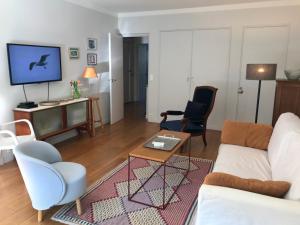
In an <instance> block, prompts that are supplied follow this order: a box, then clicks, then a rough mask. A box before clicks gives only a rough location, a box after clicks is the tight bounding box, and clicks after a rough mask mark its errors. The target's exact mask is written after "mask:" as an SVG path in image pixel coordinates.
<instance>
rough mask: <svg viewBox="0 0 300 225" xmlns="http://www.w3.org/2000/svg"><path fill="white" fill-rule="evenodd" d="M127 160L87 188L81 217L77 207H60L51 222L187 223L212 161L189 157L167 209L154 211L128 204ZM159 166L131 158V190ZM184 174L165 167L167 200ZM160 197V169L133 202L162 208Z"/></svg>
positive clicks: (180, 162) (177, 162) (181, 162)
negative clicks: (184, 177) (188, 169)
mask: <svg viewBox="0 0 300 225" xmlns="http://www.w3.org/2000/svg"><path fill="white" fill-rule="evenodd" d="M127 164H128V163H127V160H126V161H124V162H123V163H121V164H120V165H119V166H117V167H116V168H115V169H114V170H112V171H111V172H109V173H108V174H107V175H105V176H104V177H103V178H102V179H100V180H99V181H97V182H96V183H95V184H94V185H92V187H90V188H89V190H88V191H87V193H86V194H85V195H84V196H83V197H82V198H81V205H82V209H83V214H82V215H81V216H78V215H77V211H76V205H75V204H74V203H70V204H68V205H65V206H63V207H62V208H61V209H60V210H59V211H58V212H57V213H55V214H54V215H53V216H52V219H53V220H55V221H59V222H61V223H64V224H83V225H156V224H157V225H183V224H188V223H189V220H190V217H191V215H192V213H193V210H194V208H195V206H196V201H197V195H198V190H199V188H200V186H201V184H202V183H203V180H204V178H205V176H206V175H207V174H208V173H209V172H210V171H211V169H212V166H213V162H212V161H211V160H205V159H200V158H193V157H191V162H190V171H189V173H188V175H187V177H186V179H184V181H183V182H182V183H181V185H180V187H179V188H178V190H177V192H176V193H175V195H174V196H173V197H172V199H171V201H170V204H169V205H168V206H167V208H166V209H164V210H162V209H157V208H154V207H149V206H145V205H143V204H139V203H135V202H131V201H128V196H127V195H128V183H127V176H128V167H127ZM159 165H160V164H158V163H156V162H153V161H149V160H143V159H137V158H132V160H131V162H130V168H131V171H130V173H131V174H130V177H131V181H130V190H131V193H133V192H135V191H136V190H137V189H138V188H139V187H140V186H141V184H143V183H144V182H145V181H146V180H147V178H148V177H149V176H151V174H152V173H153V172H154V171H155V170H156V169H157V168H158V167H159ZM168 165H171V166H176V167H180V168H187V165H188V157H186V156H178V155H175V156H173V157H172V158H171V159H170V160H169V162H168ZM183 176H184V171H183V170H179V169H175V168H170V167H166V199H168V198H169V197H170V196H171V195H172V194H173V192H174V189H175V188H176V187H177V186H178V184H179V183H180V181H181V180H182V178H183ZM162 196H163V169H162V168H160V169H159V170H158V171H157V173H156V174H155V175H154V176H153V177H152V178H151V179H150V180H149V181H148V182H147V183H146V185H145V186H144V187H143V188H142V189H141V190H140V191H139V192H138V193H137V194H136V195H135V196H134V198H133V199H135V200H137V201H142V202H145V203H148V204H151V205H155V206H161V205H162Z"/></svg>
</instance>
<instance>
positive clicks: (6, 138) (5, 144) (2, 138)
mask: <svg viewBox="0 0 300 225" xmlns="http://www.w3.org/2000/svg"><path fill="white" fill-rule="evenodd" d="M16 123H26V124H27V125H28V127H29V130H30V134H28V135H21V136H17V135H16V134H15V133H14V132H13V131H12V130H13V129H9V128H11V127H12V126H14V125H15V124H16ZM34 140H36V137H35V133H34V130H33V127H32V124H31V123H30V121H29V120H26V119H21V120H16V121H12V122H9V123H3V124H1V126H0V165H1V164H3V163H5V162H7V161H10V160H12V159H13V154H12V150H13V149H14V148H15V147H16V146H17V145H18V144H20V143H24V142H27V141H34ZM4 151H7V152H6V156H4V154H3V152H4Z"/></svg>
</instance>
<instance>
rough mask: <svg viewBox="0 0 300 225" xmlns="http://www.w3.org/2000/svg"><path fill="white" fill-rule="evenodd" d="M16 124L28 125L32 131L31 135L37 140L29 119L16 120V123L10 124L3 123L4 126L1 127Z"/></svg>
mask: <svg viewBox="0 0 300 225" xmlns="http://www.w3.org/2000/svg"><path fill="white" fill-rule="evenodd" d="M16 123H26V124H27V125H28V127H29V129H30V135H31V136H32V137H33V138H34V139H35V133H34V129H33V126H32V124H31V122H30V121H29V120H27V119H20V120H15V121H12V122H8V123H3V124H1V127H4V126H8V125H12V124H16Z"/></svg>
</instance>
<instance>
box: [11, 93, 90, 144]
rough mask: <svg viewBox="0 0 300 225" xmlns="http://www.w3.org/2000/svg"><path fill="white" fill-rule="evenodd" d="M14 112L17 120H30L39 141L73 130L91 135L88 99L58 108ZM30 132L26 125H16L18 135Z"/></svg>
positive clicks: (74, 101)
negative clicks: (84, 131)
mask: <svg viewBox="0 0 300 225" xmlns="http://www.w3.org/2000/svg"><path fill="white" fill-rule="evenodd" d="M13 112H14V118H15V120H19V119H28V120H29V121H30V122H31V123H32V125H33V128H34V131H35V134H36V137H37V139H39V140H45V139H47V138H49V137H53V136H55V135H58V134H61V133H64V132H67V131H70V130H72V129H77V130H78V131H80V130H86V131H87V132H88V133H89V134H91V133H90V124H89V123H90V118H89V115H90V113H89V99H88V98H80V99H73V100H70V101H65V102H61V103H60V104H59V105H56V106H38V107H36V108H32V109H23V108H15V109H14V110H13ZM29 132H30V131H29V130H28V127H26V126H25V124H23V123H20V124H18V125H16V133H17V135H25V134H28V133H29Z"/></svg>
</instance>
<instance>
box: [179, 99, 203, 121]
mask: <svg viewBox="0 0 300 225" xmlns="http://www.w3.org/2000/svg"><path fill="white" fill-rule="evenodd" d="M204 107H205V104H203V103H198V102H192V101H188V103H187V105H186V108H185V111H184V118H188V119H190V120H191V121H200V120H201V119H202V116H203V110H204Z"/></svg>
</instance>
